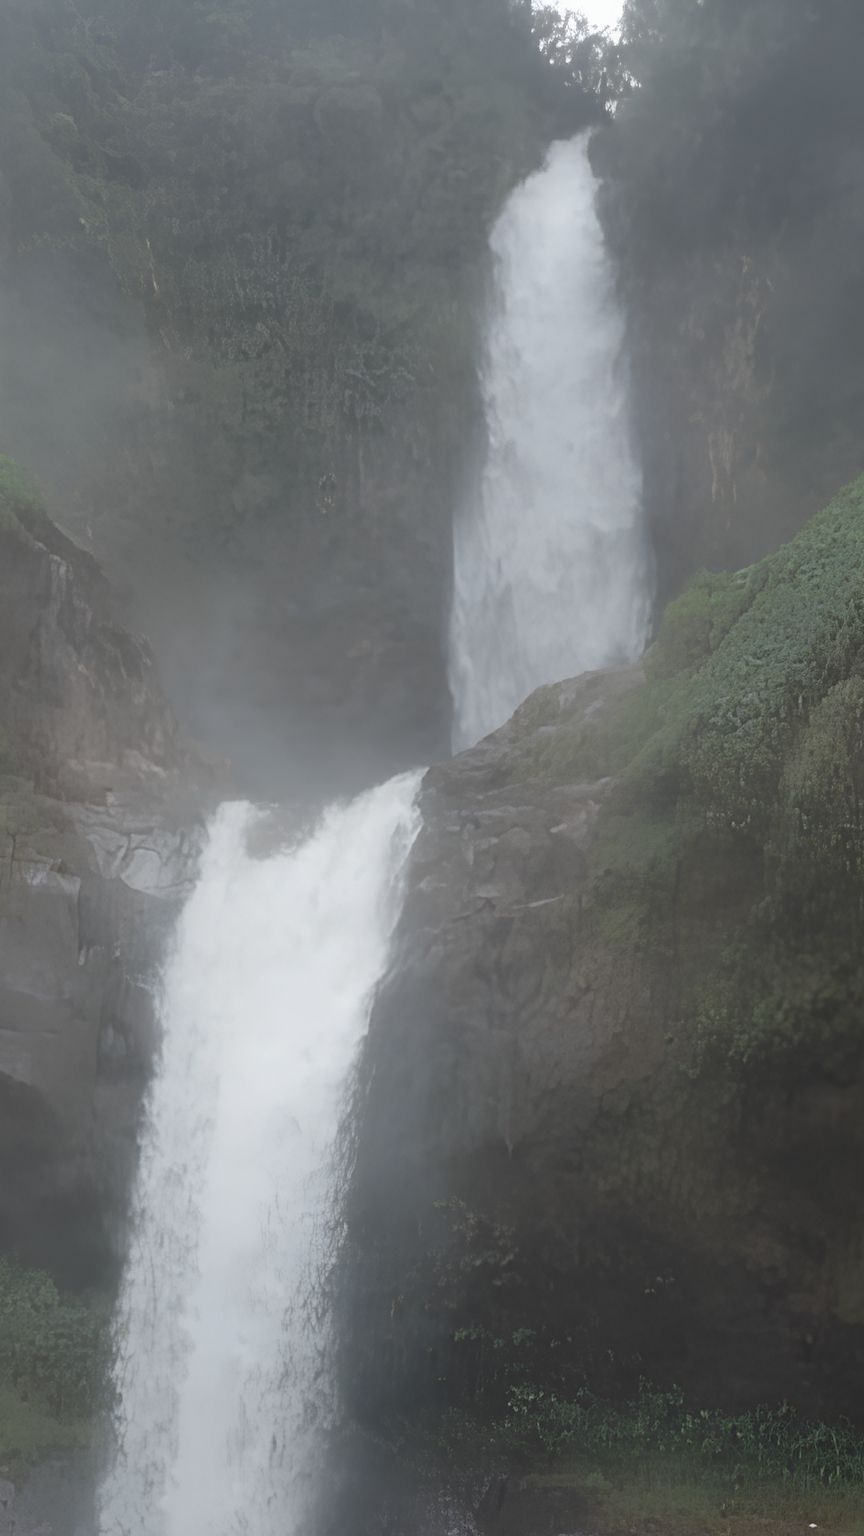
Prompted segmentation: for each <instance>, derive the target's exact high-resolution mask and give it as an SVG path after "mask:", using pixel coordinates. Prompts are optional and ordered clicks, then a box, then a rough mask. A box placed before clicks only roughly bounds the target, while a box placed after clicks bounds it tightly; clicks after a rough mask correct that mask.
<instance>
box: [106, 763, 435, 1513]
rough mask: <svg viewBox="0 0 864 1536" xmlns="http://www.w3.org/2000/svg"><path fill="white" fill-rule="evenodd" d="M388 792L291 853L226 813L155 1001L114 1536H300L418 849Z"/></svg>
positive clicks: (326, 823) (331, 822)
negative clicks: (335, 1305)
mask: <svg viewBox="0 0 864 1536" xmlns="http://www.w3.org/2000/svg"><path fill="white" fill-rule="evenodd" d="M416 788H417V780H416V778H415V777H405V778H401V779H396V780H393V781H392V782H391V783H390V784H387V785H385V786H384V787H383V788H380V789H376V790H374V791H373V792H371V793H370V794H368V795H365V796H363V797H362V798H361V799H359V800H357V801H355V802H354V804H352V805H350V806H348V807H347V808H336V809H333V810H331V811H330V812H329V813H328V815H327V816H326V817H325V819H324V820H323V822H322V824H321V826H320V827H319V829H318V831H317V832H316V833H315V834H314V836H312V837H310V838H309V840H308V841H307V842H305V843H303V844H302V845H301V846H299V847H298V848H296V849H295V850H294V851H292V852H289V853H280V854H277V855H275V856H273V857H271V858H268V859H264V860H256V859H254V858H252V857H250V855H249V854H248V852H247V851H246V833H247V830H248V828H249V826H250V823H251V822H252V821H253V820H254V816H255V813H254V812H253V811H252V810H251V809H250V808H249V807H248V806H242V805H231V806H226V807H224V808H223V809H222V811H221V812H220V813H219V815H218V816H217V818H216V820H215V823H214V825H213V827H212V829H211V835H210V840H209V847H208V850H207V853H206V856H205V859H204V863H203V868H202V872H201V877H200V881H199V884H198V887H197V890H196V891H195V893H194V895H193V896H192V898H191V900H190V902H189V904H188V906H187V908H186V911H185V913H184V915H183V917H182V919H181V922H180V925H179V930H178V933H177V937H176V942H175V946H174V953H173V958H172V959H171V960H170V962H169V964H168V968H167V972H166V975H165V982H164V1009H163V1024H164V1046H163V1053H162V1061H161V1066H160V1069H159V1072H158V1075H157V1078H156V1081H155V1084H154V1087H153V1090H152V1094H151V1100H150V1105H149V1115H148V1122H147V1127H146V1131H145V1136H144V1145H143V1152H142V1166H141V1172H140V1176H139V1183H138V1189H137V1196H136V1208H135V1214H136V1227H135V1235H134V1241H133V1244H132V1252H131V1256H130V1259H129V1263H128V1269H127V1274H126V1280H125V1286H124V1291H123V1296H122V1303H121V1311H120V1317H121V1334H122V1346H121V1351H120V1360H119V1364H118V1374H117V1388H118V1394H119V1398H120V1413H119V1446H118V1453H117V1459H116V1463H115V1466H114V1468H113V1470H112V1472H111V1473H110V1475H109V1477H108V1478H107V1481H106V1483H105V1486H104V1487H103V1490H102V1496H101V1527H100V1528H101V1531H102V1533H103V1536H235V1533H241V1532H244V1533H245V1532H248V1533H250V1536H294V1533H296V1532H299V1531H301V1530H303V1529H305V1528H306V1526H305V1520H306V1516H307V1513H308V1508H309V1501H310V1498H311V1497H312V1492H313V1489H312V1484H313V1483H314V1474H315V1470H316V1446H317V1445H318V1444H319V1443H320V1439H321V1433H322V1428H323V1427H324V1426H326V1422H327V1415H328V1411H329V1408H330V1406H331V1405H330V1403H329V1398H328V1383H329V1374H328V1372H327V1370H326V1369H325V1368H324V1366H325V1360H326V1354H327V1347H328V1335H327V1326H326V1320H325V1319H324V1318H323V1317H322V1316H321V1309H320V1305H318V1303H320V1279H321V1273H322V1269H323V1266H324V1264H325V1262H326V1256H327V1249H328V1229H329V1225H330V1223H329V1192H330V1190H331V1188H332V1180H333V1173H332V1167H331V1166H330V1164H331V1153H332V1147H333V1142H334V1138H335V1135H336V1131H337V1123H338V1118H339V1113H340V1105H341V1101H342V1095H343V1092H344V1085H345V1081H346V1077H347V1076H348V1073H349V1069H350V1066H351V1062H352V1059H353V1056H354V1053H355V1051H356V1049H357V1046H358V1042H359V1041H360V1039H361V1037H362V1035H363V1033H364V1031H365V1028H366V1024H367V1018H368V1012H369V1004H370V994H371V991H372V989H373V988H374V986H375V983H376V981H377V980H378V978H379V976H380V974H381V971H382V969H383V967H384V964H385V960H386V952H387V945H388V941H389V937H390V933H391V930H392V927H393V924H394V921H395V918H396V914H397V908H398V891H399V885H400V876H401V870H402V867H403V864H404V860H405V858H406V855H407V852H408V850H409V848H410V845H411V842H412V840H413V836H414V834H415V831H416V812H415V810H414V800H415V794H416Z"/></svg>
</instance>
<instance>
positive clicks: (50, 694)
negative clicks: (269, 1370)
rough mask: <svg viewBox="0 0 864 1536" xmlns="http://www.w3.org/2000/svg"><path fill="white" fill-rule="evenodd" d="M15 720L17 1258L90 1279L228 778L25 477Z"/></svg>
mask: <svg viewBox="0 0 864 1536" xmlns="http://www.w3.org/2000/svg"><path fill="white" fill-rule="evenodd" d="M0 721H2V727H0V729H2V736H0V1100H2V1132H0V1168H2V1180H0V1242H2V1244H3V1246H4V1247H8V1246H9V1245H10V1244H14V1245H16V1246H19V1247H20V1248H21V1250H22V1252H24V1253H25V1254H27V1255H28V1256H31V1257H33V1258H35V1259H41V1260H44V1261H45V1262H52V1261H54V1260H60V1259H61V1258H62V1263H63V1266H64V1268H65V1269H66V1271H67V1273H68V1274H69V1275H70V1278H84V1277H86V1275H87V1274H88V1273H89V1272H91V1271H92V1268H93V1266H94V1264H96V1265H98V1263H99V1262H100V1261H101V1257H102V1256H104V1244H105V1236H106V1234H105V1225H104V1218H105V1215H106V1213H110V1211H111V1210H112V1209H114V1206H115V1202H119V1198H120V1197H121V1196H122V1193H123V1190H124V1188H125V1182H126V1179H127V1178H128V1175H129V1171H130V1167H131V1164H132V1159H133V1157H134V1131H135V1127H136V1124H137V1116H138V1113H139V1109H140V1099H141V1094H142V1090H143V1085H144V1083H145V1081H146V1074H147V1071H148V1068H149V1065H150V1062H151V1060H152V1053H153V1049H154V1043H155V1030H154V1013H153V990H154V984H155V964H156V960H157V957H158V956H159V954H160V952H161V950H162V948H163V946H164V943H165V940H166V936H167V933H168V932H169V930H170V925H171V923H172V921H173V919H174V916H175V914H176V911H177V908H178V904H179V902H180V901H181V899H182V897H183V895H184V893H185V891H186V890H187V888H188V884H189V881H190V878H191V877H192V875H193V873H194V868H195V861H196V857H197V846H198V841H199V837H200V818H201V814H202V810H203V807H204V805H205V803H206V800H207V798H208V795H212V792H213V791H212V785H213V777H212V772H211V770H209V769H207V768H206V767H205V765H204V764H203V763H202V762H200V761H197V760H195V759H194V758H193V757H192V756H191V755H190V753H189V751H188V750H187V749H186V748H185V747H184V745H183V743H182V742H181V740H180V738H179V736H178V732H177V728H176V726H175V723H174V720H173V717H172V715H171V713H170V711H169V709H168V708H167V706H166V704H165V702H164V700H163V698H162V695H161V692H160V689H159V685H158V682H157V679H156V676H155V671H154V666H153V662H152V658H151V656H150V653H149V651H148V650H147V648H146V646H144V645H142V644H140V643H139V642H138V641H136V640H134V639H133V638H132V637H131V635H129V634H128V633H127V632H126V631H125V630H124V629H123V628H122V626H121V625H120V624H119V623H118V622H117V620H116V618H115V616H114V613H113V611H112V601H111V595H110V592H109V589H108V587H107V584H106V582H105V580H104V578H103V576H102V574H101V572H100V571H99V569H98V567H97V566H96V564H95V562H94V561H93V560H91V559H90V557H89V556H87V555H85V554H83V553H82V552H81V551H80V550H78V549H77V548H76V547H75V546H74V545H73V544H72V543H71V542H70V541H69V540H67V539H66V538H65V537H64V536H63V535H62V534H61V533H60V532H59V531H58V530H57V529H56V528H55V527H54V526H53V524H51V523H50V522H49V520H48V519H47V517H46V516H45V515H44V513H43V512H42V510H41V507H40V505H39V501H38V497H37V496H36V494H35V492H34V491H33V489H32V488H31V487H30V486H29V485H28V484H27V482H26V480H25V479H24V478H23V477H22V476H20V474H19V473H18V471H17V470H16V469H15V467H14V466H12V465H11V464H10V462H9V461H4V462H3V465H2V475H0Z"/></svg>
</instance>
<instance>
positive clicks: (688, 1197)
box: [344, 484, 864, 1432]
mask: <svg viewBox="0 0 864 1536" xmlns="http://www.w3.org/2000/svg"><path fill="white" fill-rule="evenodd" d="M862 554H864V493H862V486H861V485H860V484H859V485H858V486H857V487H855V488H853V489H852V490H851V491H849V492H847V493H845V494H844V496H842V497H841V498H840V499H839V500H838V501H837V502H836V503H835V504H834V505H833V506H832V507H831V508H829V510H828V511H827V512H826V513H824V514H821V515H820V517H819V518H817V519H815V520H814V522H813V523H812V524H811V525H809V527H808V528H807V529H805V531H804V532H803V533H802V534H801V535H800V536H799V538H798V539H797V540H796V541H795V542H793V544H791V545H790V546H789V547H788V548H787V549H785V550H783V551H781V552H780V554H779V555H777V556H776V557H773V558H772V559H770V560H768V561H766V562H764V564H763V565H762V566H760V567H757V568H756V569H755V570H754V571H751V572H749V573H745V574H744V575H743V576H741V577H739V578H717V579H716V581H713V582H712V581H708V580H706V579H703V580H702V581H701V582H698V583H697V584H696V585H695V586H694V587H693V588H691V589H690V590H689V591H688V592H686V593H685V594H684V596H683V597H682V598H681V599H680V600H679V602H678V603H676V604H675V605H673V606H672V608H671V609H670V610H669V612H668V614H667V617H666V620H665V623H664V627H663V630H662V632H661V635H660V638H659V640H658V642H657V645H656V646H655V647H654V648H653V649H652V651H651V652H649V654H648V657H647V658H646V663H645V667H644V668H634V669H627V670H623V671H613V672H609V673H605V674H595V675H589V676H587V677H583V678H580V679H577V680H576V681H575V682H572V683H567V684H564V685H562V686H560V687H557V688H551V689H544V690H541V692H540V693H539V694H538V695H535V696H534V697H533V698H532V699H530V700H529V701H528V702H527V703H526V704H525V705H524V706H523V707H522V709H521V710H520V711H518V712H517V714H516V716H515V717H514V719H513V720H512V722H511V723H510V724H509V725H508V726H506V727H505V728H504V729H503V730H502V731H499V732H498V733H496V734H495V735H494V736H492V737H490V738H489V740H488V741H486V742H484V743H482V744H481V745H480V746H479V747H478V748H476V749H475V750H474V751H472V752H469V753H467V754H465V755H464V756H462V757H460V758H458V759H456V760H455V761H454V762H452V763H450V764H448V765H446V766H445V767H443V768H437V769H435V770H433V772H432V773H430V775H429V776H428V778H427V780H426V784H425V788H424V792H423V810H424V829H423V832H422V834H421V837H420V839H419V841H418V844H417V847H416V851H415V854H414V857H413V863H412V866H411V875H410V888H409V893H408V898H407V903H406V907H405V912H404V917H403V921H402V925H401V929H400V932H399V935H398V943H397V951H396V962H395V966H394V970H393V973H392V975H391V976H390V978H389V980H388V982H387V983H386V985H385V986H384V987H383V989H382V991H381V994H380V996H379V998H378V1001H377V1004H376V1008H375V1013H374V1016H373V1026H372V1033H371V1041H370V1047H369V1052H368V1059H367V1063H366V1081H365V1085H364V1092H365V1096H366V1097H365V1111H364V1116H363V1122H362V1128H361V1131H360V1135H359V1144H358V1161H357V1171H356V1175H355V1182H354V1189H353V1195H352V1202H351V1207H350V1218H351V1242H350V1250H349V1267H350V1270H351V1276H352V1283H353V1284H354V1286H355V1287H356V1292H355V1299H354V1301H353V1303H351V1324H352V1336H353V1339H354V1342H353V1343H352V1344H350V1345H349V1346H348V1348H347V1349H346V1357H345V1362H344V1363H345V1373H346V1382H347V1386H348V1391H349V1393H350V1394H351V1397H352V1404H353V1408H354V1411H355V1414H356V1416H357V1417H358V1419H359V1420H360V1421H361V1422H362V1423H363V1424H364V1425H365V1426H367V1427H369V1428H371V1429H373V1430H374V1431H376V1432H379V1431H380V1430H381V1428H382V1427H383V1426H388V1425H389V1426H392V1424H393V1422H394V1421H402V1422H405V1421H406V1420H407V1421H408V1422H412V1421H413V1420H414V1419H415V1418H416V1415H417V1413H418V1412H420V1413H423V1412H431V1413H433V1414H434V1413H436V1412H437V1411H439V1410H440V1409H441V1408H442V1407H449V1406H454V1405H455V1406H459V1407H466V1406H467V1407H469V1408H471V1409H472V1411H475V1412H476V1411H478V1404H479V1411H480V1412H481V1414H482V1413H494V1412H495V1411H497V1410H498V1409H500V1406H501V1402H502V1397H503V1395H504V1394H505V1391H506V1380H507V1370H508V1369H510V1370H511V1372H512V1369H513V1367H514V1365H515V1366H518V1370H519V1373H520V1374H519V1377H518V1379H522V1380H525V1379H526V1378H527V1379H528V1380H533V1381H536V1382H538V1383H539V1384H541V1385H545V1386H547V1387H550V1386H551V1387H552V1388H553V1389H555V1390H557V1391H562V1390H563V1391H566V1390H568V1389H569V1390H571V1391H572V1390H573V1389H574V1388H575V1387H576V1386H578V1385H579V1384H580V1383H581V1382H583V1381H585V1380H586V1379H587V1380H588V1381H590V1383H591V1384H592V1386H593V1387H594V1388H595V1389H596V1390H601V1391H606V1392H611V1393H613V1394H614V1393H617V1392H619V1391H622V1390H623V1391H629V1390H630V1389H631V1388H632V1387H633V1386H634V1384H635V1383H636V1381H637V1380H638V1378H639V1377H647V1378H649V1379H651V1378H653V1379H655V1380H656V1381H658V1383H660V1384H661V1385H669V1384H671V1383H677V1384H679V1385H681V1386H682V1387H683V1388H685V1390H686V1391H687V1392H688V1394H690V1395H691V1396H692V1397H693V1399H695V1400H696V1401H697V1402H699V1401H701V1402H702V1403H705V1404H721V1405H737V1406H741V1405H752V1404H753V1403H756V1402H759V1401H764V1400H774V1401H779V1400H782V1399H783V1398H788V1399H790V1400H794V1401H796V1402H797V1403H799V1404H800V1405H801V1406H803V1407H804V1408H805V1409H806V1410H807V1411H808V1412H810V1413H814V1412H816V1413H819V1412H821V1413H824V1414H831V1413H836V1412H854V1411H855V1410H856V1407H857V1406H858V1403H857V1382H858V1380H859V1376H860V1368H861V1362H862V1359H864V1251H862V1248H861V1245H860V1242H859V1239H858V1235H857V1234H859V1233H860V1231H861V1229H862V1217H864V1207H862V1198H864V1197H862V1192H861V1191H862V1186H861V1180H860V1170H861V1166H862V1156H864V1131H862V1126H864V1115H862V1109H864V1097H862V1096H864V1078H862V1047H864V1037H862V1034H861V1027H860V1017H861V1015H860V1007H861V1002H860V1000H861V996H862V986H864V974H862V968H861V961H860V952H859V951H860V946H859V945H857V943H856V938H855V932H856V927H857V923H858V921H859V917H858V914H860V910H861V902H862V895H864V890H862V885H861V876H860V873H859V871H860V868H861V867H862V866H861V864H860V863H859V858H860V850H861V847H862V830H864V829H862V824H861V821H860V813H859V811H858V804H859V800H858V789H857V785H858V782H859V776H860V772H861V767H860V764H861V762H862V760H864V752H862V748H864V740H862V735H861V731H862V725H861V722H862V719H864V713H862V705H861V702H860V695H861V689H862V687H864V682H862V671H861V668H862V659H864V631H862V629H861V620H860V613H861V604H862V588H861V576H860V572H861V569H862V558H861V557H862ZM396 1149H398V1156H397V1155H396ZM358 1341H359V1342H358ZM494 1341H498V1342H497V1343H495V1342H494ZM510 1379H511V1380H512V1379H513V1378H512V1374H511V1377H510ZM418 1405H419V1408H418Z"/></svg>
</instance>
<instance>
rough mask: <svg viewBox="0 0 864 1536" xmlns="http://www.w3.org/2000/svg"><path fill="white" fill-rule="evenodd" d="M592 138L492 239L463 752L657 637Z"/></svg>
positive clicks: (458, 656)
mask: <svg viewBox="0 0 864 1536" xmlns="http://www.w3.org/2000/svg"><path fill="white" fill-rule="evenodd" d="M596 190H597V188H596V182H595V180H594V175H593V172H592V170H591V165H590V162H589V159H588V139H587V137H585V136H583V137H581V138H579V139H576V140H574V141H573V142H572V143H567V144H556V145H554V146H553V147H552V149H551V151H550V153H549V157H548V159H547V162H546V165H545V167H544V169H543V170H542V171H540V172H538V173H537V174H536V175H535V176H532V177H530V178H529V180H528V181H526V182H525V183H524V184H523V185H522V186H521V187H519V188H518V189H517V190H516V192H515V193H514V194H513V196H512V197H511V198H510V201H509V203H508V204H507V206H506V208H505V210H504V212H503V214H502V216H501V218H500V219H499V221H498V223H497V225H496V227H495V231H494V233H493V237H492V251H493V256H494V260H495V268H496V295H495V303H494V308H493V313H492V318H491V324H490V328H489V336H488V345H487V357H486V363H485V369H484V377H483V389H484V397H485V406H486V417H487V427H488V439H489V446H488V454H487V461H486V466H485V470H484V473H483V477H482V484H481V485H480V486H479V487H478V491H477V494H476V496H474V497H473V498H472V499H471V503H470V505H468V506H467V507H466V508H465V510H464V515H463V516H462V517H461V518H459V519H458V520H457V526H456V533H455V586H454V599H453V613H452V622H451V635H450V682H451V690H452V693H453V701H454V707H455V725H454V745H455V746H456V747H457V748H461V747H465V746H469V745H471V744H472V743H473V742H475V741H478V740H479V739H480V738H481V737H482V736H485V735H486V734H487V733H488V732H489V731H491V730H494V729H495V728H496V727H497V726H499V725H501V724H502V723H503V722H504V721H505V720H506V719H508V717H509V716H510V715H511V714H512V712H513V710H514V709H515V708H516V706H517V705H518V704H519V703H521V701H522V700H523V699H524V698H525V697H526V696H527V695H528V694H529V693H531V692H532V691H533V689H535V688H537V687H538V686H539V685H540V684H541V683H550V682H556V681H559V680H560V679H562V678H564V677H572V676H574V675H575V674H577V673H579V672H584V671H588V670H590V669H591V668H594V667H600V666H606V665H609V664H611V663H614V662H619V661H627V660H631V659H633V658H634V657H635V656H637V655H638V654H639V652H640V651H641V649H642V647H643V645H644V641H645V637H646V630H647V623H648V597H649V594H648V581H647V575H646V560H645V553H644V544H643V538H642V532H641V481H640V475H639V470H638V468H637V465H636V461H635V458H634V454H633V449H632V445H631V440H630V431H629V411H628V397H627V386H626V376H625V374H624V372H623V371H622V367H621V353H622V347H623V341H624V333H623V321H622V317H621V314H620V311H619V308H618V305H617V303H616V298H615V292H614V285H613V278H612V273H611V269H610V263H609V259H608V256H607V252H606V249H605V246H604V241H603V234H602V231H601V228H600V223H599V219H598V216H597V212H596V208H595V199H596Z"/></svg>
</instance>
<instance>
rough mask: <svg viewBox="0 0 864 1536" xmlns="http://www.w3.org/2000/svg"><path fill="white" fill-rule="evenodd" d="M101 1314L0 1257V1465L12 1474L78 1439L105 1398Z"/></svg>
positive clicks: (93, 1303) (96, 1305)
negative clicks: (0, 1385) (0, 1383)
mask: <svg viewBox="0 0 864 1536" xmlns="http://www.w3.org/2000/svg"><path fill="white" fill-rule="evenodd" d="M109 1353H110V1329H109V1314H108V1310H107V1308H106V1307H105V1306H104V1305H103V1304H102V1303H101V1302H100V1301H97V1300H93V1299H89V1298H83V1299H73V1298H69V1297H65V1296H62V1295H61V1294H60V1292H59V1291H58V1290H57V1287H56V1286H55V1284H54V1282H53V1281H52V1280H51V1278H50V1276H48V1275H46V1274H44V1273H42V1272H41V1271H39V1270H28V1269H24V1268H21V1267H20V1266H19V1265H17V1264H15V1263H14V1262H13V1261H11V1260H9V1259H2V1260H0V1380H2V1387H0V1467H2V1468H3V1470H4V1472H5V1473H6V1475H9V1474H12V1475H13V1476H14V1475H17V1473H18V1472H20V1471H21V1470H23V1469H24V1468H25V1467H26V1466H27V1465H28V1464H29V1463H30V1462H32V1461H34V1460H37V1459H39V1458H40V1457H44V1456H45V1455H47V1454H49V1453H50V1452H52V1451H56V1450H63V1449H67V1448H71V1447H74V1446H78V1445H82V1444H86V1443H87V1440H88V1438H89V1436H90V1433H91V1423H92V1420H93V1416H94V1415H95V1413H96V1412H97V1411H98V1410H99V1409H100V1408H102V1407H104V1406H105V1404H106V1401H107V1391H108V1388H107V1380H108V1362H109Z"/></svg>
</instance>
